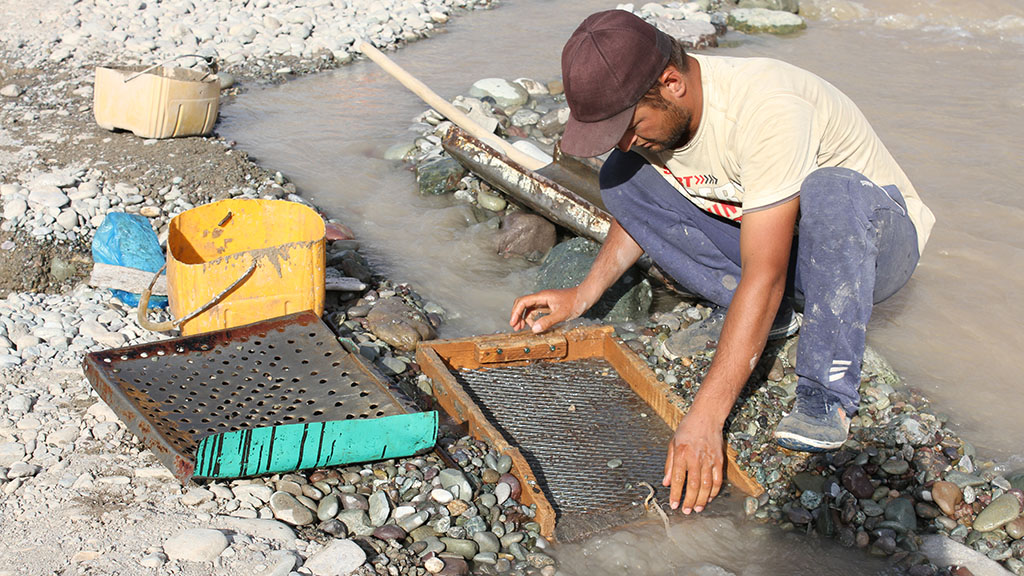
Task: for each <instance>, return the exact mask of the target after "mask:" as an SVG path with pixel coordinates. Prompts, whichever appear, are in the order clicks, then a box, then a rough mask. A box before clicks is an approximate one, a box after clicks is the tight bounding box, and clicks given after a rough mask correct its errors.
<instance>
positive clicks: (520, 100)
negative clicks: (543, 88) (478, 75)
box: [469, 78, 536, 123]
mask: <svg viewBox="0 0 1024 576" xmlns="http://www.w3.org/2000/svg"><path fill="white" fill-rule="evenodd" d="M469 95H470V96H472V97H474V98H490V99H492V100H493V101H494V103H495V104H496V105H497V106H498V107H500V108H502V109H504V110H510V109H511V110H513V111H514V110H515V109H517V108H519V107H520V106H522V105H523V104H526V101H527V100H528V99H529V98H530V94H529V93H528V92H527V91H526V89H525V88H523V87H522V86H521V85H520V84H517V83H515V82H510V81H508V80H505V79H504V78H484V79H483V80H477V81H476V82H474V83H473V86H471V87H470V89H469ZM535 122H536V121H535ZM535 122H534V123H535Z"/></svg>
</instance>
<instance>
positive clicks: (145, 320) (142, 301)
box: [136, 258, 257, 332]
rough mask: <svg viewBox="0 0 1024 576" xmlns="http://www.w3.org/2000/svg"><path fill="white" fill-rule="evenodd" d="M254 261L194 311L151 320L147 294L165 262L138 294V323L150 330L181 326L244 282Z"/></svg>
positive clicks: (254, 264) (156, 330)
mask: <svg viewBox="0 0 1024 576" xmlns="http://www.w3.org/2000/svg"><path fill="white" fill-rule="evenodd" d="M256 262H257V260H256V258H253V259H252V264H250V265H249V269H248V270H246V271H245V272H243V273H242V275H241V276H239V277H238V280H235V281H234V282H232V283H231V285H230V286H228V287H227V288H225V289H223V290H221V291H220V292H219V293H218V294H217V295H216V296H214V297H213V298H211V299H210V301H209V302H207V303H206V304H203V305H202V306H200V307H199V308H197V309H196V310H195V311H193V312H191V313H189V314H187V315H186V316H184V317H183V318H181V319H180V320H168V321H166V322H152V321H151V320H150V319H149V315H148V310H149V296H150V294H151V293H152V291H153V286H154V285H156V280H157V278H159V277H160V274H162V273H163V271H164V269H166V268H167V263H166V262H165V263H164V265H163V266H161V267H160V270H158V271H157V273H156V274H155V275H154V276H153V281H152V282H150V283H149V287H148V288H146V289H145V290H143V291H142V295H141V296H139V309H138V311H137V312H136V317H137V318H138V321H139V325H140V326H142V327H143V328H145V329H146V330H149V331H150V332H166V331H168V330H173V329H174V328H179V327H181V325H182V324H184V323H185V322H188V321H189V320H191V319H193V318H195V317H196V316H199V315H200V314H202V313H203V312H206V311H207V310H209V309H210V308H213V307H214V306H216V305H217V304H218V303H220V301H221V300H222V299H223V298H224V296H226V295H227V293H228V292H231V291H232V290H234V289H235V287H236V286H238V285H239V284H241V283H242V282H244V281H245V279H246V278H248V277H249V275H250V274H252V272H253V270H255V269H256Z"/></svg>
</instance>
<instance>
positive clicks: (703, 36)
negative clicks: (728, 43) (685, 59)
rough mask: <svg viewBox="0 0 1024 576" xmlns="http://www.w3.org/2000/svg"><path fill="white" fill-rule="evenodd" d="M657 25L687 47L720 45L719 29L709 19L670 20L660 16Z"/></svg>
mask: <svg viewBox="0 0 1024 576" xmlns="http://www.w3.org/2000/svg"><path fill="white" fill-rule="evenodd" d="M655 25H656V26H657V27H658V28H660V29H661V30H662V31H663V32H665V33H666V34H668V35H669V36H672V37H674V38H676V39H677V40H679V41H680V42H681V43H682V44H683V46H686V47H687V48H714V47H716V46H718V30H717V29H716V28H715V25H714V24H712V23H711V22H708V21H707V20H697V19H689V20H668V19H664V18H659V19H658V20H657V21H656V22H655Z"/></svg>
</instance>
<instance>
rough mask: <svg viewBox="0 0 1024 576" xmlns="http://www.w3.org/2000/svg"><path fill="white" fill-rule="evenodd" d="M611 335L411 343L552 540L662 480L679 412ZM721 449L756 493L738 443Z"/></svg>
mask: <svg viewBox="0 0 1024 576" xmlns="http://www.w3.org/2000/svg"><path fill="white" fill-rule="evenodd" d="M612 334H613V329H612V328H611V327H607V326H590V327H579V328H572V329H566V330H562V331H555V332H551V333H548V334H543V335H534V334H530V333H520V334H499V335H494V336H485V337H478V338H466V339H460V340H449V341H432V342H425V343H421V344H420V347H419V349H418V351H417V360H418V361H419V363H420V366H421V367H422V368H423V371H424V373H425V374H426V375H427V376H429V377H431V378H432V379H433V380H434V383H435V390H434V392H435V395H436V396H437V398H438V400H439V402H440V404H441V406H442V407H443V408H444V409H445V410H446V411H447V412H448V413H449V414H450V415H451V416H452V417H453V418H454V419H455V420H456V422H458V423H463V422H465V423H467V424H468V427H469V431H470V433H471V434H472V435H473V436H475V437H477V438H485V439H487V440H489V441H491V442H492V443H493V444H494V445H495V446H496V448H497V449H498V450H499V451H501V452H504V453H506V454H509V455H510V456H511V457H512V460H513V472H514V473H515V474H516V476H518V477H519V478H520V480H521V481H522V482H523V498H522V500H523V502H524V503H525V504H527V505H531V504H535V505H536V506H537V514H536V520H537V522H538V523H539V524H540V525H541V532H542V533H543V534H544V535H545V536H546V537H548V538H552V537H554V538H555V539H558V540H563V541H567V540H575V539H577V538H579V537H583V536H586V535H587V534H588V533H592V532H594V531H598V530H601V529H604V528H607V527H610V526H614V525H616V524H621V523H623V522H625V521H628V520H630V519H631V518H634V517H636V516H638V515H639V514H640V513H641V511H640V508H639V506H638V504H639V503H640V502H641V501H642V500H643V497H644V496H646V495H647V493H648V491H647V490H646V489H645V488H641V486H640V482H648V483H649V484H651V485H653V486H657V485H658V484H660V480H661V475H662V473H663V468H664V457H665V449H666V448H667V446H668V441H669V439H670V438H671V435H672V433H673V431H674V430H675V428H676V426H677V425H678V423H679V421H680V420H681V419H682V417H683V411H682V410H681V409H680V408H679V407H678V406H677V405H676V403H675V400H674V399H675V393H674V392H672V391H671V389H669V388H668V386H666V385H665V384H664V383H661V382H658V381H657V379H656V378H655V376H654V374H653V373H652V372H651V370H650V369H649V368H648V366H647V364H646V363H645V362H643V361H642V360H641V359H640V358H639V357H638V356H637V355H636V354H635V353H634V352H633V351H632V350H630V349H629V348H628V347H626V346H625V345H624V344H623V343H622V342H621V341H620V340H619V339H617V338H615V337H614V336H613V335H612ZM726 453H727V457H728V470H727V475H728V478H729V479H730V481H731V482H732V483H733V484H734V485H735V486H737V488H739V489H740V490H742V491H743V492H746V493H748V494H755V495H756V494H760V493H761V492H763V488H762V487H761V486H760V485H758V484H757V483H756V482H755V481H754V480H753V479H751V478H750V477H749V476H747V475H746V474H745V473H743V472H742V471H741V470H740V469H739V468H738V467H737V466H736V453H735V450H733V449H732V448H731V447H728V446H727V447H726ZM615 460H619V461H621V462H622V465H621V466H614V462H613V461H615ZM609 462H613V466H612V467H609V466H608V463H609ZM556 524H557V526H556Z"/></svg>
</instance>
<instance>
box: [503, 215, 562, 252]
mask: <svg viewBox="0 0 1024 576" xmlns="http://www.w3.org/2000/svg"><path fill="white" fill-rule="evenodd" d="M556 239H557V236H556V233H555V225H554V224H552V223H551V222H550V221H548V219H546V218H544V217H543V216H538V215H537V214H529V213H527V212H521V211H516V212H511V213H509V214H508V215H506V216H505V218H503V219H502V221H501V229H500V231H499V233H498V254H501V255H502V256H504V257H506V258H508V257H510V256H521V257H523V258H525V259H527V260H529V261H531V262H538V261H540V260H541V259H543V258H544V256H545V255H547V253H548V251H550V250H551V248H552V247H553V246H554V245H555V241H556Z"/></svg>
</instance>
